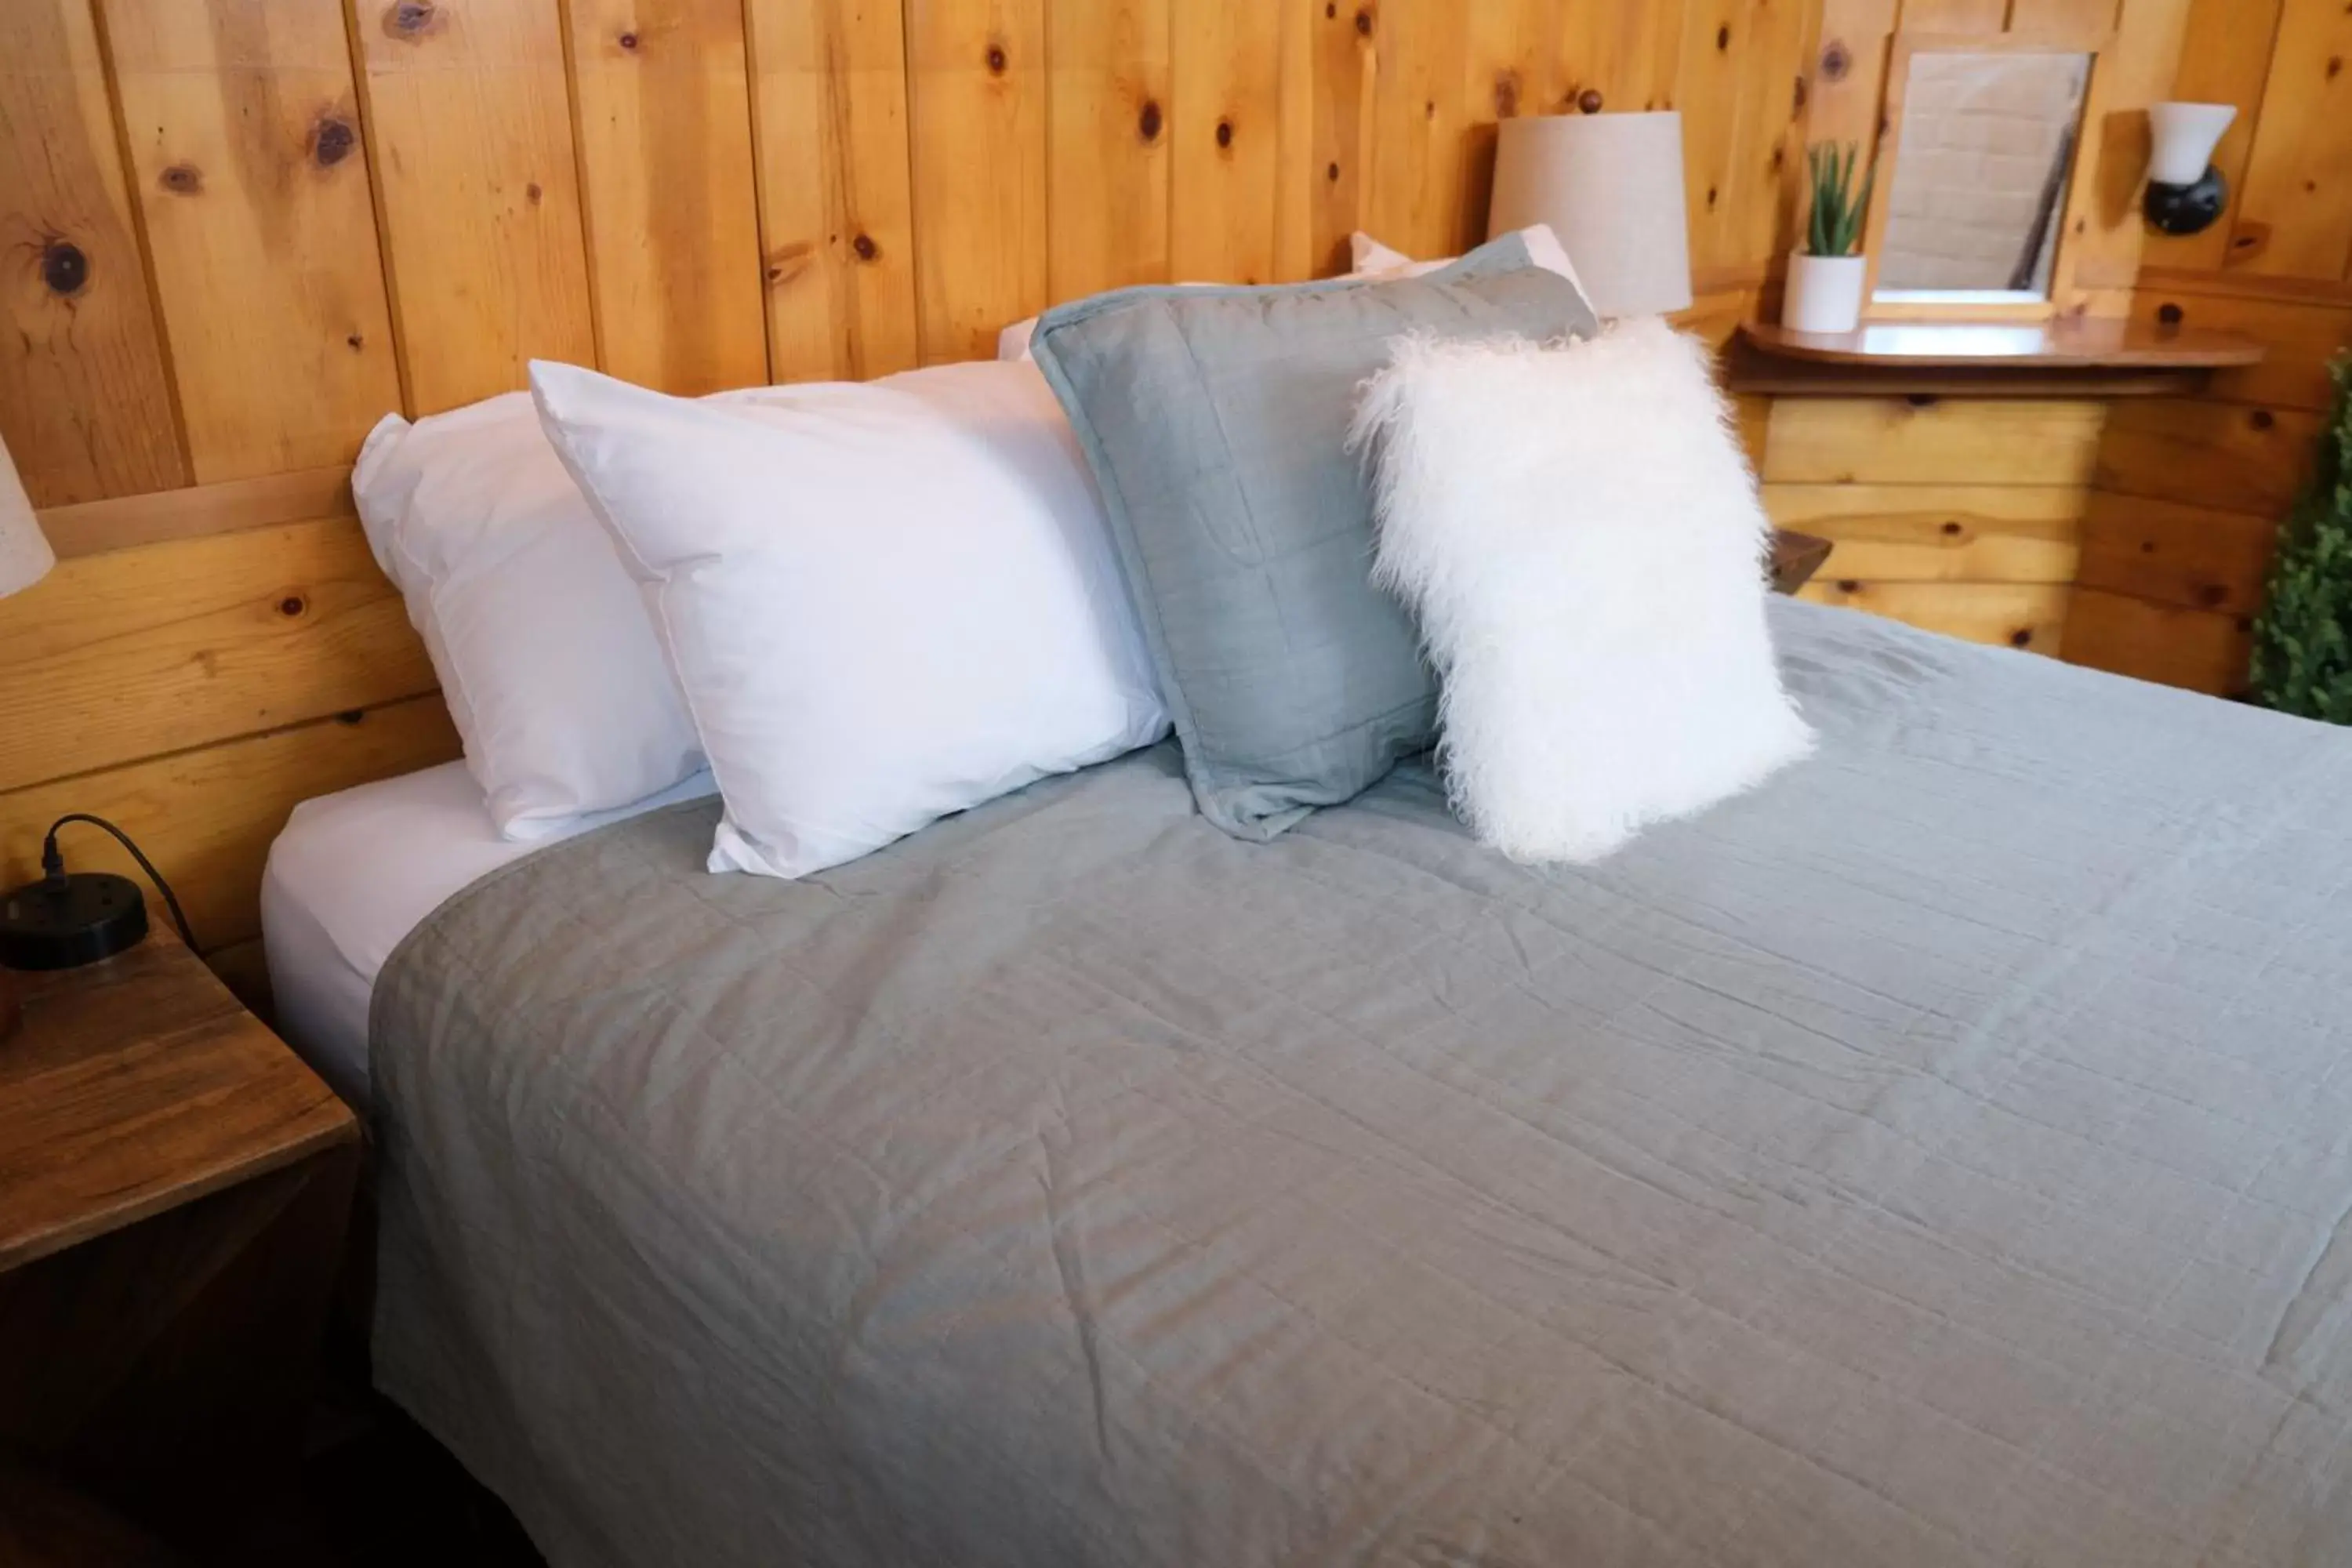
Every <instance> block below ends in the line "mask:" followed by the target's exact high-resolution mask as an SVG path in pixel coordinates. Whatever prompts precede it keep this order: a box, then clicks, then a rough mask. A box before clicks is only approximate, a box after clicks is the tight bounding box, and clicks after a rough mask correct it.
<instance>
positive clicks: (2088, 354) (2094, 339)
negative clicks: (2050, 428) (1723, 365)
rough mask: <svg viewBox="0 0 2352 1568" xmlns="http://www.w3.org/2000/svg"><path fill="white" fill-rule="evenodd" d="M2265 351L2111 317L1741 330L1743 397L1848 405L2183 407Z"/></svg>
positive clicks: (2225, 336)
mask: <svg viewBox="0 0 2352 1568" xmlns="http://www.w3.org/2000/svg"><path fill="white" fill-rule="evenodd" d="M2262 357H2263V345H2262V344H2261V343H2260V342H2256V341H2255V340H2254V339H2252V338H2247V337H2241V336H2239V335H2238V334H2237V333H2235V332H2216V331H2200V330H2198V329H2194V328H2188V327H2166V326H2161V325H2155V326H2151V325H2149V324H2147V323H2146V322H2143V321H2125V320H2121V319H2115V320H2108V319H2105V318H2100V319H2094V320H2081V321H2048V322H2025V323H2019V322H1974V321H1902V322H1896V321H1887V322H1880V323H1877V324H1874V325H1871V326H1865V327H1863V328H1861V329H1859V330H1857V331H1851V332H1839V333H1834V334H1832V333H1814V332H1794V331H1788V330H1787V329H1786V328H1783V327H1779V326H1773V325H1768V324H1766V323H1763V322H1758V321H1749V322H1744V323H1742V324H1741V326H1740V329H1739V340H1738V343H1737V344H1735V345H1734V348H1733V352H1732V355H1731V366H1730V377H1731V386H1732V390H1733V391H1735V392H1752V393H1770V394H1777V395H1784V396H1785V395H1800V396H1801V395H1818V396H1849V395H1885V394H1889V393H1894V394H1909V395H1934V396H1959V397H2179V396H2183V395H2189V394H2191V393H2194V392H2196V391H2198V390H2199V389H2200V387H2202V386H2203V384H2204V383H2205V381H2206V378H2207V377H2208V376H2210V374H2212V373H2213V372H2214V371H2216V370H2222V369H2227V368H2231V367H2233V366H2242V365H2250V364H2253V363H2258V362H2259V361H2260V360H2261V359H2262Z"/></svg>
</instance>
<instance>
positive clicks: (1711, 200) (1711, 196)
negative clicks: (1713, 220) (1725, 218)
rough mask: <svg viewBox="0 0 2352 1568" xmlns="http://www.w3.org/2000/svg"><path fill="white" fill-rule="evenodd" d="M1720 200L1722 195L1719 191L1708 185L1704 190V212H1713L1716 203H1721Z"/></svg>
mask: <svg viewBox="0 0 2352 1568" xmlns="http://www.w3.org/2000/svg"><path fill="white" fill-rule="evenodd" d="M1722 199H1723V193H1722V192H1721V191H1718V190H1717V189H1716V188H1715V187H1714V186H1713V185H1709V186H1707V188H1706V210H1707V211H1709V212H1713V211H1714V210H1715V207H1716V204H1717V202H1719V201H1721V200H1722Z"/></svg>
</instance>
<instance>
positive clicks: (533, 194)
mask: <svg viewBox="0 0 2352 1568" xmlns="http://www.w3.org/2000/svg"><path fill="white" fill-rule="evenodd" d="M546 194H547V193H546V192H545V191H542V190H541V189H540V188H539V182H538V181H537V180H533V181H532V182H531V183H530V184H527V185H525V186H524V187H523V188H522V199H523V200H525V201H527V202H529V203H530V205H533V206H537V205H539V202H540V198H541V196H544V195H546Z"/></svg>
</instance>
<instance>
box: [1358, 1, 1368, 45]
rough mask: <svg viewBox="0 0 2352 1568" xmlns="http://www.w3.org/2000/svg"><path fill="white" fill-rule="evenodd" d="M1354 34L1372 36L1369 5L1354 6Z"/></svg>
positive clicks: (1363, 36)
mask: <svg viewBox="0 0 2352 1568" xmlns="http://www.w3.org/2000/svg"><path fill="white" fill-rule="evenodd" d="M1356 36H1357V37H1361V38H1369V37H1371V36H1372V8H1371V7H1370V5H1359V6H1357V7H1356Z"/></svg>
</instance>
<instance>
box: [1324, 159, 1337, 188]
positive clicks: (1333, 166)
mask: <svg viewBox="0 0 2352 1568" xmlns="http://www.w3.org/2000/svg"><path fill="white" fill-rule="evenodd" d="M1323 177H1324V178H1325V179H1327V180H1328V181H1330V182H1331V183H1332V184H1335V185H1336V184H1339V164H1337V163H1326V164H1325V165H1324V166H1323Z"/></svg>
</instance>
